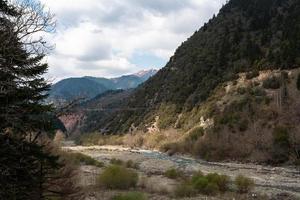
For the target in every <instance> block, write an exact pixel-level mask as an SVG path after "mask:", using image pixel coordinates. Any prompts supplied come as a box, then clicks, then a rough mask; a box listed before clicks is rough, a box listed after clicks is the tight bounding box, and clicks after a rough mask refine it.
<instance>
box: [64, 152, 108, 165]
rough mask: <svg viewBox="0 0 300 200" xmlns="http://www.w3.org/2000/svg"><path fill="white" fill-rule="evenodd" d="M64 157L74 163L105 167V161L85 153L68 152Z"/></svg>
mask: <svg viewBox="0 0 300 200" xmlns="http://www.w3.org/2000/svg"><path fill="white" fill-rule="evenodd" d="M63 157H64V158H65V159H66V160H68V161H70V162H72V163H73V164H74V165H82V164H83V165H93V166H96V167H103V163H102V162H99V161H97V160H95V159H94V158H92V157H90V156H87V155H84V154H82V153H66V154H64V155H63Z"/></svg>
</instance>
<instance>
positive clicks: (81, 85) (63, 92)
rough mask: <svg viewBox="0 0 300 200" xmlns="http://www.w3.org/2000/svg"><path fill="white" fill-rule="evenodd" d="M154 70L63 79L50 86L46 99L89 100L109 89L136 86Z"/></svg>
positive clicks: (60, 100)
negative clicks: (113, 76)
mask: <svg viewBox="0 0 300 200" xmlns="http://www.w3.org/2000/svg"><path fill="white" fill-rule="evenodd" d="M156 72H157V70H155V69H151V70H143V71H141V72H138V73H136V74H131V75H124V76H120V77H117V78H111V79H109V78H102V77H92V76H85V77H80V78H68V79H63V80H61V81H59V82H57V83H56V84H54V85H53V86H52V87H51V90H50V91H49V97H48V100H49V101H51V102H54V103H65V102H70V101H73V100H76V99H80V98H82V99H84V100H89V99H92V98H94V97H96V96H97V95H99V94H102V93H104V92H106V91H109V90H119V89H123V90H126V89H131V88H136V87H137V86H139V85H140V84H141V83H143V82H144V81H146V80H147V79H148V78H150V77H151V76H153V75H155V74H156Z"/></svg>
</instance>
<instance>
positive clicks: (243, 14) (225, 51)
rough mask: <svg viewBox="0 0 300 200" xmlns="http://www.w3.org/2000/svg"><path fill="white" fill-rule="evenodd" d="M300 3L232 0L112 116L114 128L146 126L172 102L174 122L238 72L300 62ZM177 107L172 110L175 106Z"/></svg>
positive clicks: (171, 111)
mask: <svg viewBox="0 0 300 200" xmlns="http://www.w3.org/2000/svg"><path fill="white" fill-rule="evenodd" d="M299 21H300V2H299V1H297V0H231V1H229V2H228V3H227V4H226V5H225V6H223V8H222V9H221V10H220V12H219V14H218V15H217V16H216V17H215V16H214V17H213V18H212V19H211V20H210V21H209V22H208V23H206V24H205V25H204V26H203V27H202V28H201V29H200V30H198V31H196V32H195V33H194V35H193V36H191V37H190V38H189V39H188V40H187V41H185V42H184V43H182V45H181V46H180V47H179V48H178V49H177V50H176V52H175V54H174V56H173V57H171V58H170V61H169V62H168V63H167V65H166V66H165V67H164V68H163V69H162V70H160V71H159V72H158V73H157V74H156V75H155V76H154V77H152V78H151V79H150V80H149V81H147V82H146V83H145V84H143V85H142V86H140V87H138V89H137V90H136V91H135V93H134V94H133V95H132V96H131V97H130V98H129V100H128V103H127V105H126V107H128V108H138V110H137V111H132V110H127V111H124V112H121V113H119V114H118V115H117V117H116V116H112V118H111V120H112V123H111V124H110V130H111V132H112V133H116V132H126V131H128V128H129V127H130V126H131V125H132V124H133V123H134V124H135V126H139V127H140V128H141V129H142V128H143V127H144V125H145V124H146V122H149V121H153V120H154V119H155V117H156V116H157V115H158V114H159V113H160V111H161V110H164V109H165V108H162V106H167V110H168V115H169V116H170V119H168V120H169V121H170V122H172V123H175V122H176V118H177V116H178V115H179V114H180V113H181V112H185V111H189V110H191V109H193V108H194V107H195V106H199V105H201V104H202V103H203V102H204V101H205V100H206V99H207V98H208V97H209V96H210V94H211V92H212V91H213V90H214V89H215V88H216V87H217V86H218V85H220V84H221V83H223V82H225V81H228V80H233V79H234V78H236V76H237V73H238V72H246V71H254V70H263V69H289V68H295V67H296V66H298V65H299V64H300V56H299V55H300V38H299V37H300V27H299ZM169 108H171V109H169Z"/></svg>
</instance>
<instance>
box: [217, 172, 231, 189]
mask: <svg viewBox="0 0 300 200" xmlns="http://www.w3.org/2000/svg"><path fill="white" fill-rule="evenodd" d="M229 182H230V178H229V176H226V175H219V179H218V181H217V185H218V187H219V190H220V191H221V192H225V191H227V190H228V188H229Z"/></svg>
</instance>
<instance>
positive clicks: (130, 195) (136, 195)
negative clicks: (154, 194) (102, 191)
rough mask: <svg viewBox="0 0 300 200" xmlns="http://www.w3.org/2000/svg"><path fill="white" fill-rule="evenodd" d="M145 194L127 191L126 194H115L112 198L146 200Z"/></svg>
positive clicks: (115, 199)
mask: <svg viewBox="0 0 300 200" xmlns="http://www.w3.org/2000/svg"><path fill="white" fill-rule="evenodd" d="M147 199H148V198H147V196H146V195H145V194H143V193H140V192H129V193H127V194H122V195H117V196H115V197H113V198H112V200H147Z"/></svg>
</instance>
